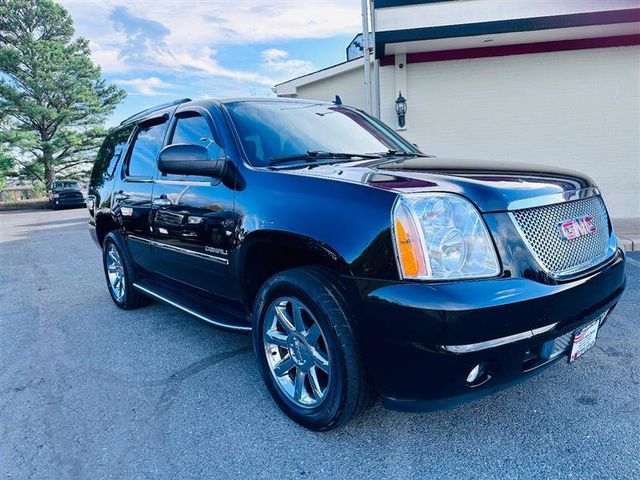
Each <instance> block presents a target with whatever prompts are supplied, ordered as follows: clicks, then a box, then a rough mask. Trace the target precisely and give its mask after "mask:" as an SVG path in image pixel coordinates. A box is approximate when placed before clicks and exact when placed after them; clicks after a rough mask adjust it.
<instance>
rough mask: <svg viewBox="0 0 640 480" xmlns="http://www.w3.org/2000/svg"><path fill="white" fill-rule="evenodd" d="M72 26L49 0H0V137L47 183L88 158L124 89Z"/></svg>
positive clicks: (21, 164)
mask: <svg viewBox="0 0 640 480" xmlns="http://www.w3.org/2000/svg"><path fill="white" fill-rule="evenodd" d="M73 34H74V30H73V22H72V20H71V17H70V16H69V13H68V12H67V11H66V10H65V9H64V8H63V7H61V6H60V5H57V4H56V3H54V2H53V1H51V0H0V125H1V127H0V128H2V130H1V131H0V144H4V145H5V147H6V148H5V150H4V151H5V156H6V155H7V154H8V155H10V157H11V160H12V161H13V162H14V163H15V164H16V166H17V167H18V168H20V170H21V173H22V174H23V175H25V176H27V177H30V178H33V179H37V180H40V181H42V182H44V183H46V185H47V186H49V185H51V182H53V181H54V180H55V178H56V175H59V174H63V173H65V172H68V171H69V170H70V169H74V170H77V169H78V168H82V166H83V164H84V166H86V165H87V162H88V161H89V159H90V152H92V151H94V150H95V149H96V148H97V147H98V146H99V143H100V140H101V138H102V137H103V135H104V133H105V132H104V129H103V125H104V120H105V118H106V117H107V116H108V115H109V114H110V113H111V112H113V110H114V108H115V107H116V105H117V104H118V103H119V102H120V101H121V100H122V99H123V98H124V97H125V92H124V91H123V90H121V89H119V88H117V87H116V86H115V85H109V84H107V83H106V82H105V81H104V80H103V79H102V78H101V74H100V67H98V66H95V65H94V64H93V63H92V61H91V56H90V53H91V52H90V50H89V42H88V41H87V40H86V39H84V38H75V39H74V38H73ZM3 119H4V120H3ZM5 163H6V160H5Z"/></svg>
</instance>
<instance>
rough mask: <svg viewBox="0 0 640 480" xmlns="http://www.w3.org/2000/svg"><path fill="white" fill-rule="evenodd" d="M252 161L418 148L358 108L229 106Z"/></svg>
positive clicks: (298, 104) (261, 162)
mask: <svg viewBox="0 0 640 480" xmlns="http://www.w3.org/2000/svg"><path fill="white" fill-rule="evenodd" d="M227 108H228V110H229V112H230V113H231V117H232V119H233V123H234V124H235V126H236V129H237V130H238V133H239V134H240V139H241V141H242V144H243V147H244V150H245V152H246V154H247V156H248V157H249V161H250V162H251V164H253V165H258V166H263V165H267V164H269V161H270V160H271V159H272V158H274V157H283V156H289V155H304V154H305V153H306V152H307V151H309V150H316V151H324V152H344V153H353V154H372V153H386V152H387V151H388V150H399V151H407V152H412V153H415V152H417V150H416V149H415V148H414V147H413V146H412V145H410V144H409V143H408V142H407V141H406V140H404V139H403V138H402V137H400V136H399V135H397V134H396V133H395V132H393V131H392V130H391V129H389V128H388V127H386V126H384V125H383V124H380V123H378V122H376V121H373V120H371V119H370V118H369V117H367V116H366V115H364V114H361V113H359V112H357V111H355V110H352V109H349V108H344V107H339V106H337V105H332V104H326V103H303V102H284V101H282V102H235V103H229V104H227Z"/></svg>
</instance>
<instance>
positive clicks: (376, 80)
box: [369, 0, 380, 119]
mask: <svg viewBox="0 0 640 480" xmlns="http://www.w3.org/2000/svg"><path fill="white" fill-rule="evenodd" d="M369 12H370V14H371V40H372V43H373V115H374V116H375V117H376V118H378V119H379V118H380V61H379V60H378V59H377V52H376V7H375V0H369Z"/></svg>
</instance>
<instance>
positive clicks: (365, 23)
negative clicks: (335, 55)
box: [360, 0, 371, 113]
mask: <svg viewBox="0 0 640 480" xmlns="http://www.w3.org/2000/svg"><path fill="white" fill-rule="evenodd" d="M360 8H361V9H362V37H363V41H364V110H365V112H367V113H371V89H370V86H369V82H370V79H371V76H370V75H371V74H370V68H371V65H370V60H369V12H368V10H369V1H368V0H362V2H361V7H360Z"/></svg>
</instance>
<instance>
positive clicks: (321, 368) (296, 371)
mask: <svg viewBox="0 0 640 480" xmlns="http://www.w3.org/2000/svg"><path fill="white" fill-rule="evenodd" d="M254 319H255V322H256V323H255V325H254V328H253V343H254V349H255V353H256V355H257V358H258V364H259V366H260V370H261V373H262V377H263V380H264V382H265V384H266V386H267V388H268V389H269V391H270V393H271V395H272V396H273V398H274V400H275V401H276V403H277V404H278V405H279V406H280V408H281V409H282V410H283V411H284V412H285V413H286V414H287V415H288V416H289V417H291V418H292V419H293V420H295V421H296V422H298V423H299V424H301V425H303V426H304V427H307V428H310V429H312V430H329V429H332V428H335V427H338V426H341V425H343V424H345V423H346V422H347V421H348V420H349V419H351V418H352V417H354V416H355V415H357V414H358V413H359V412H360V411H361V410H362V409H363V408H364V407H365V406H366V405H367V404H368V403H369V400H370V398H371V395H370V391H369V387H368V382H367V380H366V375H365V371H364V366H363V362H362V357H361V354H360V351H359V347H358V343H357V339H356V333H355V331H354V325H355V322H354V319H353V317H352V314H351V312H350V309H349V306H348V304H347V302H346V300H345V298H344V296H343V295H342V293H341V290H340V288H339V286H338V283H337V280H336V279H335V278H334V277H333V275H332V274H331V273H330V272H329V271H327V270H325V269H322V268H320V267H300V268H294V269H291V270H287V271H285V272H281V273H278V274H276V275H274V276H273V277H271V278H270V279H269V280H267V282H266V283H265V284H264V285H263V287H262V288H261V289H260V292H259V293H258V296H257V298H256V302H255V307H254Z"/></svg>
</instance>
